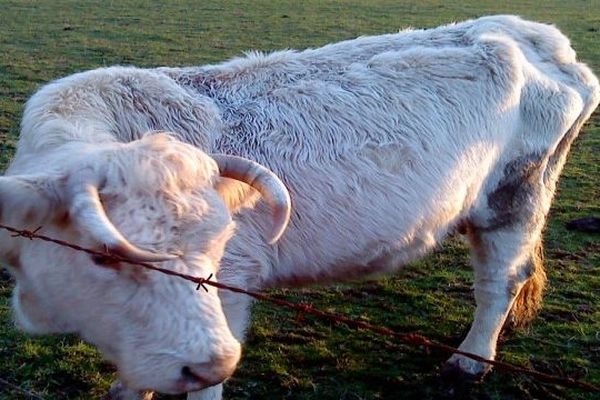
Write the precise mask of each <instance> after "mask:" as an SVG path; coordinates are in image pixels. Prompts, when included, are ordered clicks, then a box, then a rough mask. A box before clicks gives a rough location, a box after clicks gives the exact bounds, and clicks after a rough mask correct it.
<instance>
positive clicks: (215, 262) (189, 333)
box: [0, 134, 290, 393]
mask: <svg viewBox="0 0 600 400" xmlns="http://www.w3.org/2000/svg"><path fill="white" fill-rule="evenodd" d="M55 153H56V154H53V155H51V156H48V158H45V159H43V160H39V168H38V169H37V172H35V173H31V174H30V172H32V171H33V169H32V168H31V167H27V168H23V170H25V172H26V174H20V175H9V176H4V177H0V221H1V222H2V223H4V224H10V225H14V226H17V227H23V228H28V229H34V228H37V227H38V226H42V230H41V231H40V233H43V234H45V235H47V236H53V237H57V238H59V239H62V240H66V241H69V242H73V243H76V244H79V245H82V246H85V247H91V248H94V249H96V250H100V251H102V250H105V249H108V250H109V251H110V252H112V253H113V254H117V255H120V256H123V257H126V258H129V259H132V260H137V261H160V264H159V265H160V266H161V267H162V268H166V269H171V270H175V271H179V272H183V273H186V274H190V275H195V276H201V277H206V276H208V275H209V274H214V275H217V272H218V268H219V262H220V259H221V257H222V254H223V251H224V247H225V244H226V242H227V241H228V239H229V238H230V237H231V235H232V234H233V232H234V223H233V222H232V218H231V213H232V211H231V209H230V207H229V205H228V204H227V203H228V201H227V197H228V196H227V194H226V193H222V191H223V190H224V189H223V187H222V186H220V185H219V184H218V182H219V180H220V179H221V177H222V176H226V177H227V178H228V179H236V180H241V181H244V182H246V183H248V184H249V185H251V186H253V187H254V188H256V189H257V190H258V191H259V192H261V193H262V195H263V197H264V198H265V199H266V200H267V201H268V202H269V203H270V204H271V205H272V206H273V210H274V216H275V225H274V232H273V233H272V236H271V239H272V240H276V239H277V238H278V237H279V236H280V235H281V233H282V232H283V230H284V229H285V226H286V224H287V221H288V218H289V211H290V202H289V196H288V193H287V191H286V190H285V187H284V186H283V184H282V183H281V181H279V179H278V178H277V177H275V175H274V174H273V173H272V172H270V171H269V170H267V169H266V168H264V167H262V166H260V165H258V164H256V163H254V162H252V161H249V160H245V159H241V158H235V157H230V156H212V157H211V156H209V155H207V154H206V153H204V152H202V151H200V150H198V149H196V148H194V147H192V146H189V145H186V144H183V143H181V142H178V141H176V140H173V139H171V138H170V137H168V136H167V135H164V134H158V135H152V136H147V137H146V138H144V139H141V140H138V141H135V142H131V143H128V144H122V143H111V144H102V145H94V146H89V145H82V144H75V143H74V144H72V145H67V146H63V147H61V148H60V150H59V151H58V150H57V151H56V152H55ZM14 169H15V168H13V170H14ZM0 257H1V259H2V261H3V262H4V263H6V264H8V265H9V269H10V271H11V272H12V273H13V275H14V277H15V279H16V287H15V290H14V296H13V308H14V315H15V320H16V322H17V324H18V325H19V326H20V327H21V328H23V329H24V330H26V331H29V332H33V333H50V332H76V333H78V334H80V335H81V336H82V337H83V338H84V339H86V340H88V341H89V342H91V343H93V344H94V345H96V346H97V347H98V348H99V349H100V351H101V352H102V353H103V354H104V355H105V357H106V358H107V359H109V360H110V361H112V362H114V363H115V364H116V365H117V367H118V370H119V374H120V378H121V379H122V380H123V381H124V382H125V384H126V385H128V386H129V387H130V388H132V389H152V390H157V391H161V392H165V393H178V392H185V391H192V390H198V389H201V388H202V387H205V386H209V385H212V384H216V383H218V382H220V381H222V380H223V379H225V378H227V377H228V376H229V375H230V374H231V373H232V372H233V370H234V368H235V366H236V364H237V362H238V360H239V358H240V343H239V342H238V341H237V340H236V339H235V338H234V336H233V335H232V333H231V331H230V329H229V327H228V323H227V321H226V319H225V316H224V313H223V310H222V308H221V303H220V300H219V297H218V295H217V291H216V289H214V288H212V287H208V293H206V292H205V291H203V290H201V291H197V290H196V287H195V285H194V284H192V283H190V282H187V281H184V280H181V279H178V278H174V277H169V276H166V275H163V274H160V273H157V272H150V271H147V270H143V269H141V268H140V267H135V266H131V265H128V264H126V263H115V262H113V261H114V260H112V261H111V259H110V258H103V257H96V256H90V255H88V254H85V253H81V252H78V251H75V250H72V249H69V248H65V247H60V246H57V245H55V244H52V243H46V242H42V241H39V240H27V239H25V238H11V237H10V234H9V233H6V232H4V231H2V232H0Z"/></svg>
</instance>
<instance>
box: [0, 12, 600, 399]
mask: <svg viewBox="0 0 600 400" xmlns="http://www.w3.org/2000/svg"><path fill="white" fill-rule="evenodd" d="M510 3H511V2H498V1H457V0H453V1H433V0H425V1H418V2H417V1H413V2H408V1H398V0H389V1H388V0H385V1H384V0H375V1H373V0H351V1H344V2H340V1H325V0H306V1H301V2H299V1H287V0H284V1H279V0H270V1H267V0H260V1H252V2H247V1H243V0H240V1H222V2H213V1H210V2H209V1H205V2H197V1H193V0H180V1H177V2H172V3H171V2H170V3H167V2H160V1H133V0H121V1H118V2H117V1H110V2H109V1H105V2H99V1H94V2H81V1H64V0H54V1H33V0H32V1H23V0H14V1H6V0H0V9H1V10H2V11H1V15H2V22H1V24H0V49H2V56H1V57H0V167H1V168H2V169H3V168H4V167H5V166H6V163H7V162H8V160H9V159H10V157H11V155H12V154H13V152H14V148H15V143H16V138H17V135H18V130H19V129H18V123H19V119H20V115H21V112H22V110H23V104H24V102H25V100H26V99H27V98H28V97H29V96H30V95H31V94H32V93H33V92H34V91H35V90H36V88H38V87H39V86H40V85H42V84H44V83H45V82H47V81H49V80H52V79H55V78H58V77H61V76H64V75H68V74H70V73H73V72H76V71H81V70H85V69H90V68H95V67H99V66H108V65H113V64H133V65H138V66H157V65H170V66H176V65H197V64H204V63H211V62H218V61H220V60H223V59H226V58H228V57H231V56H234V55H238V54H240V53H241V52H242V51H244V50H248V49H261V50H274V49H281V48H286V47H288V48H305V47H315V46H319V45H322V44H325V43H328V42H331V41H337V40H341V39H348V38H352V37H356V36H359V35H365V34H376V33H384V32H393V31H396V30H398V29H401V28H406V27H409V26H412V27H431V26H435V25H439V24H442V23H448V22H452V21H460V20H463V19H467V18H473V17H478V16H481V15H485V14H497V13H512V14H519V15H522V16H524V17H526V18H530V19H535V20H539V21H545V22H551V23H554V24H556V25H557V26H558V27H559V28H560V29H561V30H562V31H563V32H565V33H566V34H567V35H568V36H569V37H570V38H571V40H572V42H573V46H574V48H575V49H576V50H577V52H578V55H579V57H580V59H582V60H583V61H585V62H587V63H588V64H590V65H591V67H592V68H593V69H594V70H595V71H596V73H600V0H591V1H583V0H581V1H575V0H561V1H558V0H550V1H544V2H543V3H540V2H537V1H534V0H529V1H520V2H518V4H510ZM515 3H517V2H515ZM598 199H600V114H599V113H598V112H597V113H596V114H595V116H594V117H593V118H592V121H590V122H589V123H588V124H587V125H586V127H585V128H584V131H583V132H582V134H581V136H580V138H579V139H578V141H577V142H576V143H575V146H574V148H573V149H572V151H571V156H570V158H569V162H568V165H567V167H566V169H565V172H564V174H563V177H562V180H561V183H560V189H559V194H558V198H557V199H556V201H555V203H554V206H553V208H552V210H551V213H550V220H549V225H548V227H547V229H546V232H545V247H546V254H545V255H546V265H547V269H548V274H549V289H548V291H547V293H546V300H545V303H544V307H543V309H542V311H541V314H540V315H539V317H538V318H537V319H536V320H535V321H534V324H533V325H532V326H531V327H530V328H529V329H527V330H522V331H518V332H516V333H513V334H511V335H510V336H508V337H506V338H505V339H504V340H503V343H502V345H501V350H500V353H499V358H500V359H501V360H505V361H510V362H515V363H519V364H521V365H525V366H528V367H533V368H536V369H538V370H540V371H545V372H550V373H555V374H560V375H567V376H571V377H575V378H581V379H585V380H587V381H590V382H594V383H595V384H596V385H600V235H598V234H584V233H577V232H571V231H568V230H566V229H565V228H564V224H565V223H566V222H568V221H569V220H570V219H572V218H576V217H582V216H588V215H596V216H599V215H600V204H599V203H600V201H599V200H598ZM471 280H472V275H471V271H470V268H469V266H468V257H467V253H466V249H465V247H464V245H463V244H461V243H460V242H459V241H458V240H450V241H449V242H447V243H445V245H444V248H443V249H440V250H439V251H438V252H436V253H435V254H433V255H431V256H430V257H428V258H426V259H425V260H422V261H420V262H418V263H415V264H412V265H410V266H408V267H407V268H406V269H404V270H403V271H402V272H401V273H399V274H397V275H396V276H394V277H390V278H387V279H382V280H377V281H369V282H364V283H361V284H354V285H338V286H333V287H328V288H310V289H305V290H282V291H278V292H275V293H274V294H275V295H277V296H281V297H284V298H286V299H292V300H294V301H305V302H311V303H313V304H314V305H315V306H317V307H319V308H324V309H326V310H333V311H336V312H340V313H345V314H348V315H351V316H354V317H357V318H361V319H364V320H366V321H369V322H372V323H375V324H381V325H385V326H387V327H389V328H392V329H394V330H396V331H399V332H418V333H421V334H424V335H426V336H429V337H431V338H433V339H436V340H438V341H441V342H444V343H447V344H451V345H457V344H458V343H460V341H461V338H462V336H463V335H464V334H465V332H466V329H467V327H468V324H469V323H470V321H471V316H472V311H473V296H472V293H471V289H470V286H471V282H472V281H471ZM12 285H13V283H12V282H11V281H10V279H9V278H8V276H7V275H5V274H1V273H0V358H1V359H2V362H1V363H0V378H1V379H4V380H6V381H8V382H10V383H11V384H14V385H17V386H19V387H21V388H23V389H26V390H29V391H31V392H34V393H36V394H38V395H39V396H41V397H43V398H45V399H89V398H97V397H99V396H100V395H101V394H103V393H104V392H105V391H106V390H107V389H108V386H109V385H110V382H111V381H112V379H113V377H114V375H113V373H114V370H113V368H112V367H111V366H110V365H108V364H106V363H104V362H103V361H102V359H101V358H100V357H99V355H98V354H97V353H96V351H95V350H94V349H93V348H91V347H89V346H88V345H86V344H83V343H82V342H80V341H79V340H78V339H77V338H75V337H73V336H59V337H44V338H32V337H29V336H25V335H22V334H20V333H18V332H17V331H15V330H14V329H13V327H12V324H11V317H10V310H9V297H10V292H11V288H12ZM254 311H255V313H254V319H253V325H252V329H251V332H250V335H249V340H248V343H247V346H246V347H245V353H244V357H243V361H242V364H241V365H240V368H239V370H238V371H237V372H236V374H235V375H234V377H233V378H232V379H231V380H230V381H229V383H228V385H227V389H226V397H227V398H229V399H262V398H277V399H279V398H285V399H325V400H326V399H348V400H349V399H357V400H358V399H398V398H406V399H434V398H443V397H445V396H446V397H447V396H448V394H449V393H448V390H447V388H446V387H445V386H444V385H442V384H441V383H440V381H439V380H438V373H439V370H440V367H441V365H442V363H443V361H444V360H445V359H446V357H447V355H446V354H442V353H438V352H431V353H427V352H425V351H423V350H422V349H413V348H407V347H405V346H403V345H399V344H397V343H394V342H393V341H391V340H388V339H382V338H379V337H376V336H375V335H373V334H369V333H366V332H356V331H353V330H350V329H347V328H345V327H343V326H337V325H332V324H329V323H323V322H321V321H315V320H314V319H312V318H310V317H306V318H302V319H297V318H295V314H294V313H291V312H286V311H284V310H280V309H278V308H275V307H273V306H271V305H268V304H257V306H256V307H255V310H254ZM462 396H463V397H466V398H472V399H537V398H542V399H592V398H594V396H598V394H591V393H586V392H583V391H578V390H571V389H564V388H560V387H556V386H552V385H544V384H540V383H539V382H536V381H534V380H532V379H530V378H528V377H525V376H513V375H507V374H504V373H499V372H495V373H493V374H491V375H490V376H489V377H488V379H487V380H486V383H485V384H484V385H476V386H474V387H472V388H467V389H465V392H463V393H462ZM25 397H26V396H25V395H24V394H23V393H21V392H19V391H16V390H14V389H11V388H9V387H8V386H7V385H3V384H2V383H0V399H22V398H25ZM161 398H162V399H169V398H170V399H173V398H174V397H168V396H162V397H161ZM595 398H597V397H595Z"/></svg>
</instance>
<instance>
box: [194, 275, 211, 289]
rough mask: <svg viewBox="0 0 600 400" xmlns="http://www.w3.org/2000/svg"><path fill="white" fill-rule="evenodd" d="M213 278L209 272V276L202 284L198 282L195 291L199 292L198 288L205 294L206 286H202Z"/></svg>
mask: <svg viewBox="0 0 600 400" xmlns="http://www.w3.org/2000/svg"><path fill="white" fill-rule="evenodd" d="M212 277H213V274H212V272H211V274H210V275H209V276H208V278H206V279H204V280H203V281H202V282H198V286H196V290H200V288H202V289H204V291H205V292H206V293H208V288H207V287H206V286H204V284H205V283H207V282H208V281H210V278H212Z"/></svg>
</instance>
